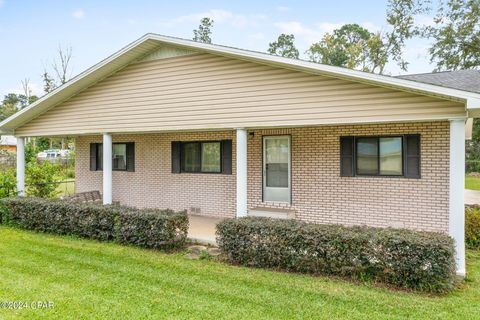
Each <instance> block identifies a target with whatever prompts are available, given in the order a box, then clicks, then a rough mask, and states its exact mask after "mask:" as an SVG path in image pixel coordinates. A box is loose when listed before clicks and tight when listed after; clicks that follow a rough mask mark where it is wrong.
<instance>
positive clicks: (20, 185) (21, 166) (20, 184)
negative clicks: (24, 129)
mask: <svg viewBox="0 0 480 320" xmlns="http://www.w3.org/2000/svg"><path fill="white" fill-rule="evenodd" d="M17 195H18V196H19V197H25V138H23V137H17Z"/></svg>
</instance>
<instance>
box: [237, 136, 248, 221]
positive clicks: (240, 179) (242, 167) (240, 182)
mask: <svg viewBox="0 0 480 320" xmlns="http://www.w3.org/2000/svg"><path fill="white" fill-rule="evenodd" d="M246 216H247V130H245V129H237V218H240V217H246Z"/></svg>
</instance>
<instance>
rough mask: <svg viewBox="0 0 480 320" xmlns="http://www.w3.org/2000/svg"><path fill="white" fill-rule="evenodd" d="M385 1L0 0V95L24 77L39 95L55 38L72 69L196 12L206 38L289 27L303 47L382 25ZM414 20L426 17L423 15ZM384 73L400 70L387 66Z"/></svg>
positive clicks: (423, 61)
mask: <svg viewBox="0 0 480 320" xmlns="http://www.w3.org/2000/svg"><path fill="white" fill-rule="evenodd" d="M386 5H387V2H386V0H366V1H358V0H356V1H354V0H352V1H300V0H297V1H260V0H257V1H246V0H244V1H208V0H204V1H192V0H190V1H181V0H177V1H172V0H170V1H141V0H137V1H73V0H72V1H70V0H64V1H38V0H37V1H34V0H31V1H28V0H23V1H22V0H0V41H1V50H0V97H1V96H3V95H4V94H6V93H8V92H17V93H20V92H21V80H23V79H25V78H29V79H30V83H31V88H32V90H33V92H34V93H35V94H38V95H41V94H42V83H41V77H40V75H41V74H42V72H43V70H44V69H45V68H47V69H49V68H50V65H51V63H52V60H53V58H54V57H55V55H56V50H57V48H58V46H59V45H61V46H64V47H65V46H71V47H72V49H73V58H72V66H73V71H72V75H75V74H78V73H80V72H81V71H83V70H84V69H86V68H88V67H90V66H92V65H93V64H95V63H97V62H98V61H100V60H101V59H103V58H105V57H107V56H108V55H110V54H112V53H113V52H115V51H117V50H119V49H120V48H122V47H123V46H125V45H126V44H128V43H130V42H132V41H134V40H135V39H137V38H139V37H140V36H142V35H143V34H145V33H148V32H154V33H159V34H164V35H171V36H177V37H182V38H187V39H190V38H191V37H192V30H193V29H194V28H196V27H197V26H198V22H199V20H200V18H201V17H203V16H209V17H212V18H213V19H214V20H215V25H214V28H213V36H212V38H213V42H214V43H218V44H224V45H229V46H235V47H239V48H245V49H253V50H258V51H266V49H267V48H268V43H269V42H271V41H273V40H275V39H276V37H277V36H278V35H279V34H280V33H293V34H295V36H296V39H297V41H296V45H297V47H298V48H299V49H300V51H301V52H304V51H305V50H306V49H307V48H308V47H309V45H310V44H311V43H313V42H316V41H319V40H320V39H321V37H322V35H323V34H324V33H325V32H330V31H332V30H333V29H335V28H336V27H338V26H341V25H342V24H344V23H358V24H360V25H362V26H364V27H367V28H368V29H369V30H371V31H377V30H384V29H385V11H386ZM419 19H422V20H427V22H428V21H429V18H428V17H419ZM427 48H428V43H426V42H424V41H420V40H414V41H410V42H409V43H408V47H407V51H406V57H407V59H408V60H409V61H410V62H411V65H410V68H409V72H408V73H419V72H430V71H431V70H432V69H433V67H432V66H431V65H429V63H428V58H427V56H426V50H427ZM387 71H388V73H390V74H392V75H396V74H399V73H401V72H400V71H399V69H398V68H397V67H396V66H395V65H389V67H388V70H387Z"/></svg>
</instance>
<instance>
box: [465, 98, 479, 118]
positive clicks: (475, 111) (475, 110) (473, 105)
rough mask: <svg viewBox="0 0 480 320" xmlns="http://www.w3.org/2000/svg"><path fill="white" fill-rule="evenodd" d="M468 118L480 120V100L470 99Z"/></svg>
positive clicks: (468, 102)
mask: <svg viewBox="0 0 480 320" xmlns="http://www.w3.org/2000/svg"><path fill="white" fill-rule="evenodd" d="M466 107H467V111H468V117H470V118H480V99H478V98H470V99H468V100H467V103H466Z"/></svg>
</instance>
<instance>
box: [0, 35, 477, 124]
mask: <svg viewBox="0 0 480 320" xmlns="http://www.w3.org/2000/svg"><path fill="white" fill-rule="evenodd" d="M165 45H167V46H173V47H178V48H181V49H187V50H194V51H197V52H206V53H211V54H216V55H221V56H225V57H232V58H236V59H242V60H247V61H252V62H257V63H262V64H268V65H272V66H277V67H281V68H287V69H292V70H298V71H302V72H307V73H311V74H319V75H325V76H330V77H334V78H339V79H344V80H350V81H356V82H361V83H366V84H371V85H375V86H381V87H387V88H393V89H397V90H402V91H407V92H412V93H417V94H421V95H427V96H433V97H438V98H442V99H446V100H451V101H456V102H461V103H464V104H465V105H466V106H467V108H470V109H472V110H475V111H476V110H478V112H479V114H480V94H478V93H473V92H468V91H463V90H458V89H452V88H445V87H441V86H438V85H432V84H426V83H419V82H414V81H410V80H406V79H401V78H396V77H391V76H385V75H378V74H373V73H368V72H362V71H357V70H351V69H347V68H341V67H335V66H329V65H324V64H317V63H313V62H307V61H303V60H295V59H289V58H284V57H279V56H273V55H269V54H266V53H260V52H255V51H248V50H242V49H237V48H232V47H227V46H220V45H213V44H206V43H199V42H194V41H191V40H185V39H180V38H174V37H168V36H163V35H158V34H152V33H149V34H146V35H144V36H143V37H141V38H139V39H138V40H136V41H134V42H132V43H130V44H129V45H127V46H126V47H124V48H123V49H121V50H119V51H118V52H116V53H114V54H112V55H111V56H109V57H108V58H106V59H104V60H102V61H100V62H99V63H97V64H96V65H94V66H92V67H91V68H89V69H87V70H85V71H84V72H82V73H80V74H79V75H77V76H76V77H74V78H73V79H71V80H70V81H68V82H67V83H65V84H63V85H62V86H60V87H58V88H57V89H55V90H54V91H52V92H50V93H48V94H46V95H44V96H43V97H42V98H40V99H39V100H37V101H36V102H34V103H32V104H31V105H29V106H28V107H26V108H24V109H22V110H20V111H19V112H17V113H15V114H14V115H12V116H11V117H9V118H8V119H5V120H4V121H3V122H0V132H1V133H13V131H14V129H16V128H18V127H19V126H21V125H23V124H25V123H27V122H28V121H30V120H32V119H34V118H36V117H37V116H39V115H40V114H42V113H44V112H46V111H47V110H49V109H50V108H52V107H54V106H56V105H58V104H59V103H61V102H64V101H65V100H67V99H69V98H70V97H72V96H74V95H75V94H77V93H79V92H80V91H82V90H84V89H86V88H88V87H90V86H91V85H93V84H95V83H97V82H98V81H100V80H102V79H105V78H106V77H108V76H110V75H112V74H114V73H115V72H117V71H119V70H120V69H122V68H124V67H125V66H127V65H128V64H130V63H132V62H135V61H138V60H140V59H141V58H143V57H145V56H146V55H148V54H149V53H151V52H152V51H153V50H154V49H157V48H159V47H161V46H165Z"/></svg>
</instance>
